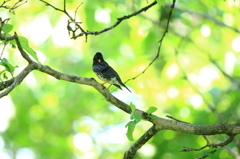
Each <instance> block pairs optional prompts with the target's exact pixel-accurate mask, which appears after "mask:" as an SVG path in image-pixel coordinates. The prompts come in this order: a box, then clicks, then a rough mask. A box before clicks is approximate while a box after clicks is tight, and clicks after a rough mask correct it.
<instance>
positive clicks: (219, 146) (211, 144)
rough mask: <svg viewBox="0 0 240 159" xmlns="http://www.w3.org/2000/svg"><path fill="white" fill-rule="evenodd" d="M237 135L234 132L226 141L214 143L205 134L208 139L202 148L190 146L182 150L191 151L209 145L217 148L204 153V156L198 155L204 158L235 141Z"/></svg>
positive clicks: (201, 158)
mask: <svg viewBox="0 0 240 159" xmlns="http://www.w3.org/2000/svg"><path fill="white" fill-rule="evenodd" d="M235 136H236V134H232V135H230V137H229V138H228V139H227V140H226V141H224V142H220V143H217V144H214V143H210V142H209V141H208V139H207V138H206V136H203V137H204V139H205V140H206V142H207V144H206V145H205V146H203V147H201V148H198V149H193V148H188V147H184V149H182V150H180V151H181V152H189V151H200V150H202V149H205V148H207V147H209V148H215V149H214V150H213V151H210V152H209V153H207V154H205V155H203V156H200V157H198V158H197V159H204V158H206V157H208V156H210V155H212V154H213V153H215V152H217V151H218V150H219V149H221V148H222V147H224V146H227V145H228V144H229V143H230V142H232V141H233V139H234V137H235Z"/></svg>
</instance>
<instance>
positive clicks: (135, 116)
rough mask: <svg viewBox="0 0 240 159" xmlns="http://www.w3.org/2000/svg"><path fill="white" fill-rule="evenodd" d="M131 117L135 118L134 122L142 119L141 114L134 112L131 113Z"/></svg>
mask: <svg viewBox="0 0 240 159" xmlns="http://www.w3.org/2000/svg"><path fill="white" fill-rule="evenodd" d="M131 119H133V120H135V122H136V123H138V122H140V121H141V120H142V116H141V115H139V114H136V113H134V114H131Z"/></svg>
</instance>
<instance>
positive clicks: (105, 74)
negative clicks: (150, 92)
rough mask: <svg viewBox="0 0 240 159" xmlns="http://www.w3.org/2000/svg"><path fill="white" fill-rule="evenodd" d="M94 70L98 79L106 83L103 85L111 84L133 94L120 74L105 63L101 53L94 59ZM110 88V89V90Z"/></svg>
mask: <svg viewBox="0 0 240 159" xmlns="http://www.w3.org/2000/svg"><path fill="white" fill-rule="evenodd" d="M92 69H93V71H94V72H95V74H96V75H97V77H98V78H99V79H100V80H102V81H103V82H104V83H103V84H105V83H109V84H111V85H114V86H116V87H118V88H119V89H122V88H121V86H123V87H125V88H126V89H127V90H128V91H129V92H131V91H130V90H129V89H128V87H127V86H125V85H124V84H123V83H122V80H121V78H120V77H119V75H118V73H117V72H116V71H115V70H114V69H113V68H112V67H111V66H109V65H108V63H107V62H106V61H104V59H103V56H102V54H101V53H100V52H97V53H96V54H95V56H94V58H93V65H92ZM111 85H110V86H111ZM110 86H109V87H108V88H110Z"/></svg>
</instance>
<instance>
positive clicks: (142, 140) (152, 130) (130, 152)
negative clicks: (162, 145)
mask: <svg viewBox="0 0 240 159" xmlns="http://www.w3.org/2000/svg"><path fill="white" fill-rule="evenodd" d="M158 131H159V130H156V129H155V126H154V125H153V126H152V127H151V128H150V129H148V130H147V131H146V132H145V133H144V134H143V135H142V136H141V137H140V138H139V139H138V140H137V141H136V142H135V143H134V144H133V145H132V146H131V147H130V148H129V149H128V150H127V151H126V152H125V153H124V157H123V159H132V158H133V157H134V156H135V154H136V153H137V151H138V150H139V149H140V148H141V147H142V146H143V145H144V144H146V142H148V141H149V140H150V139H151V138H152V137H153V136H154V135H155V134H156V133H157V132H158Z"/></svg>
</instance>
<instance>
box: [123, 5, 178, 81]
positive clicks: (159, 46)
mask: <svg viewBox="0 0 240 159" xmlns="http://www.w3.org/2000/svg"><path fill="white" fill-rule="evenodd" d="M175 3H176V0H173V3H172V5H171V8H170V11H169V16H168V21H167V26H166V28H165V31H164V32H163V35H162V37H161V39H160V40H159V41H158V44H159V45H158V49H157V54H156V56H155V57H154V59H153V60H152V61H151V62H150V63H149V64H148V66H147V67H146V68H145V69H144V70H143V71H142V72H141V73H139V74H138V75H136V76H135V77H132V78H130V79H128V80H127V81H126V82H125V83H127V82H128V81H130V80H135V79H136V78H138V77H139V76H140V75H142V74H144V73H145V72H146V71H147V69H148V68H149V67H150V66H151V65H152V64H153V63H154V62H155V61H156V60H157V59H158V57H159V55H160V51H161V46H162V42H163V40H164V38H165V36H166V34H167V33H168V27H169V23H170V19H171V16H172V12H173V9H174V6H175Z"/></svg>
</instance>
